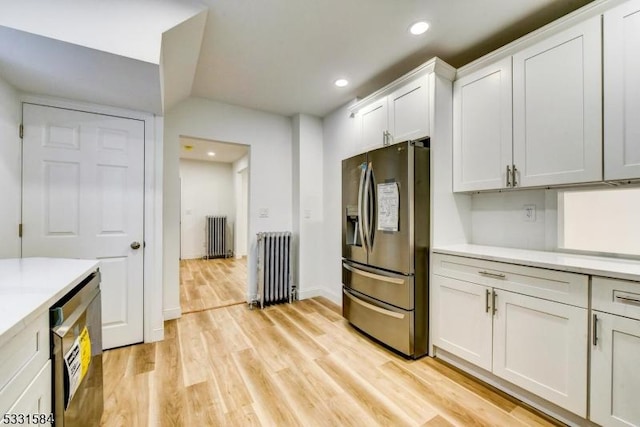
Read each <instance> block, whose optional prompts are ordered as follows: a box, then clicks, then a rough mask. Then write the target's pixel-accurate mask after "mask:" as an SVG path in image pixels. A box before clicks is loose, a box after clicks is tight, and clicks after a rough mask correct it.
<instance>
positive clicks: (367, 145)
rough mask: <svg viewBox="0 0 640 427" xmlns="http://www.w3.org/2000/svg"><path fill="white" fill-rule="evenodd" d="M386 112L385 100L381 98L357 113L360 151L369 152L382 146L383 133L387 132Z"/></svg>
mask: <svg viewBox="0 0 640 427" xmlns="http://www.w3.org/2000/svg"><path fill="white" fill-rule="evenodd" d="M387 110H388V107H387V98H382V99H379V100H377V101H374V102H373V103H372V104H370V105H368V106H366V107H365V108H363V109H362V110H361V111H360V112H358V117H359V121H360V138H361V139H360V149H361V150H363V151H364V150H370V149H373V148H378V147H381V146H382V143H383V140H384V132H386V131H387V130H388V126H387V124H388V120H389V119H388V116H387V114H388V113H387Z"/></svg>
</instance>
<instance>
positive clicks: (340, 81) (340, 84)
mask: <svg viewBox="0 0 640 427" xmlns="http://www.w3.org/2000/svg"><path fill="white" fill-rule="evenodd" d="M333 84H335V85H336V86H338V87H345V86H346V85H348V84H349V81H348V80H346V79H338V80H336V81H335V82H333Z"/></svg>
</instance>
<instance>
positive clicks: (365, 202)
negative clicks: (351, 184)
mask: <svg viewBox="0 0 640 427" xmlns="http://www.w3.org/2000/svg"><path fill="white" fill-rule="evenodd" d="M370 182H371V163H368V164H367V169H366V174H365V180H364V186H363V187H362V191H363V192H364V198H363V205H364V206H363V208H364V209H363V211H364V215H363V221H362V224H363V227H364V230H363V231H364V241H365V246H366V247H367V251H370V250H371V249H372V248H371V241H370V236H369V187H370V185H371V184H370Z"/></svg>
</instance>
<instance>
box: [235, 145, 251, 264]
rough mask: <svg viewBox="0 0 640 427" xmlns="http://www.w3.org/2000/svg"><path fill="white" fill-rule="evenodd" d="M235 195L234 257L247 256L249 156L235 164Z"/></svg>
mask: <svg viewBox="0 0 640 427" xmlns="http://www.w3.org/2000/svg"><path fill="white" fill-rule="evenodd" d="M232 174H233V193H234V199H235V205H236V218H235V233H234V236H233V239H234V255H235V257H236V258H241V257H245V256H247V240H248V238H249V230H248V226H249V155H248V154H247V155H246V156H244V157H243V158H241V159H240V160H237V161H235V162H234V163H233V167H232Z"/></svg>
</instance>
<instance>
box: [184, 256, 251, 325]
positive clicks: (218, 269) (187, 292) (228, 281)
mask: <svg viewBox="0 0 640 427" xmlns="http://www.w3.org/2000/svg"><path fill="white" fill-rule="evenodd" d="M246 288H247V259H246V258H241V259H235V258H217V259H208V260H207V259H188V260H181V261H180V306H181V308H182V314H186V313H193V312H197V311H202V310H209V309H212V308H220V307H226V306H229V305H234V304H240V303H244V302H246V300H247V298H246Z"/></svg>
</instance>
